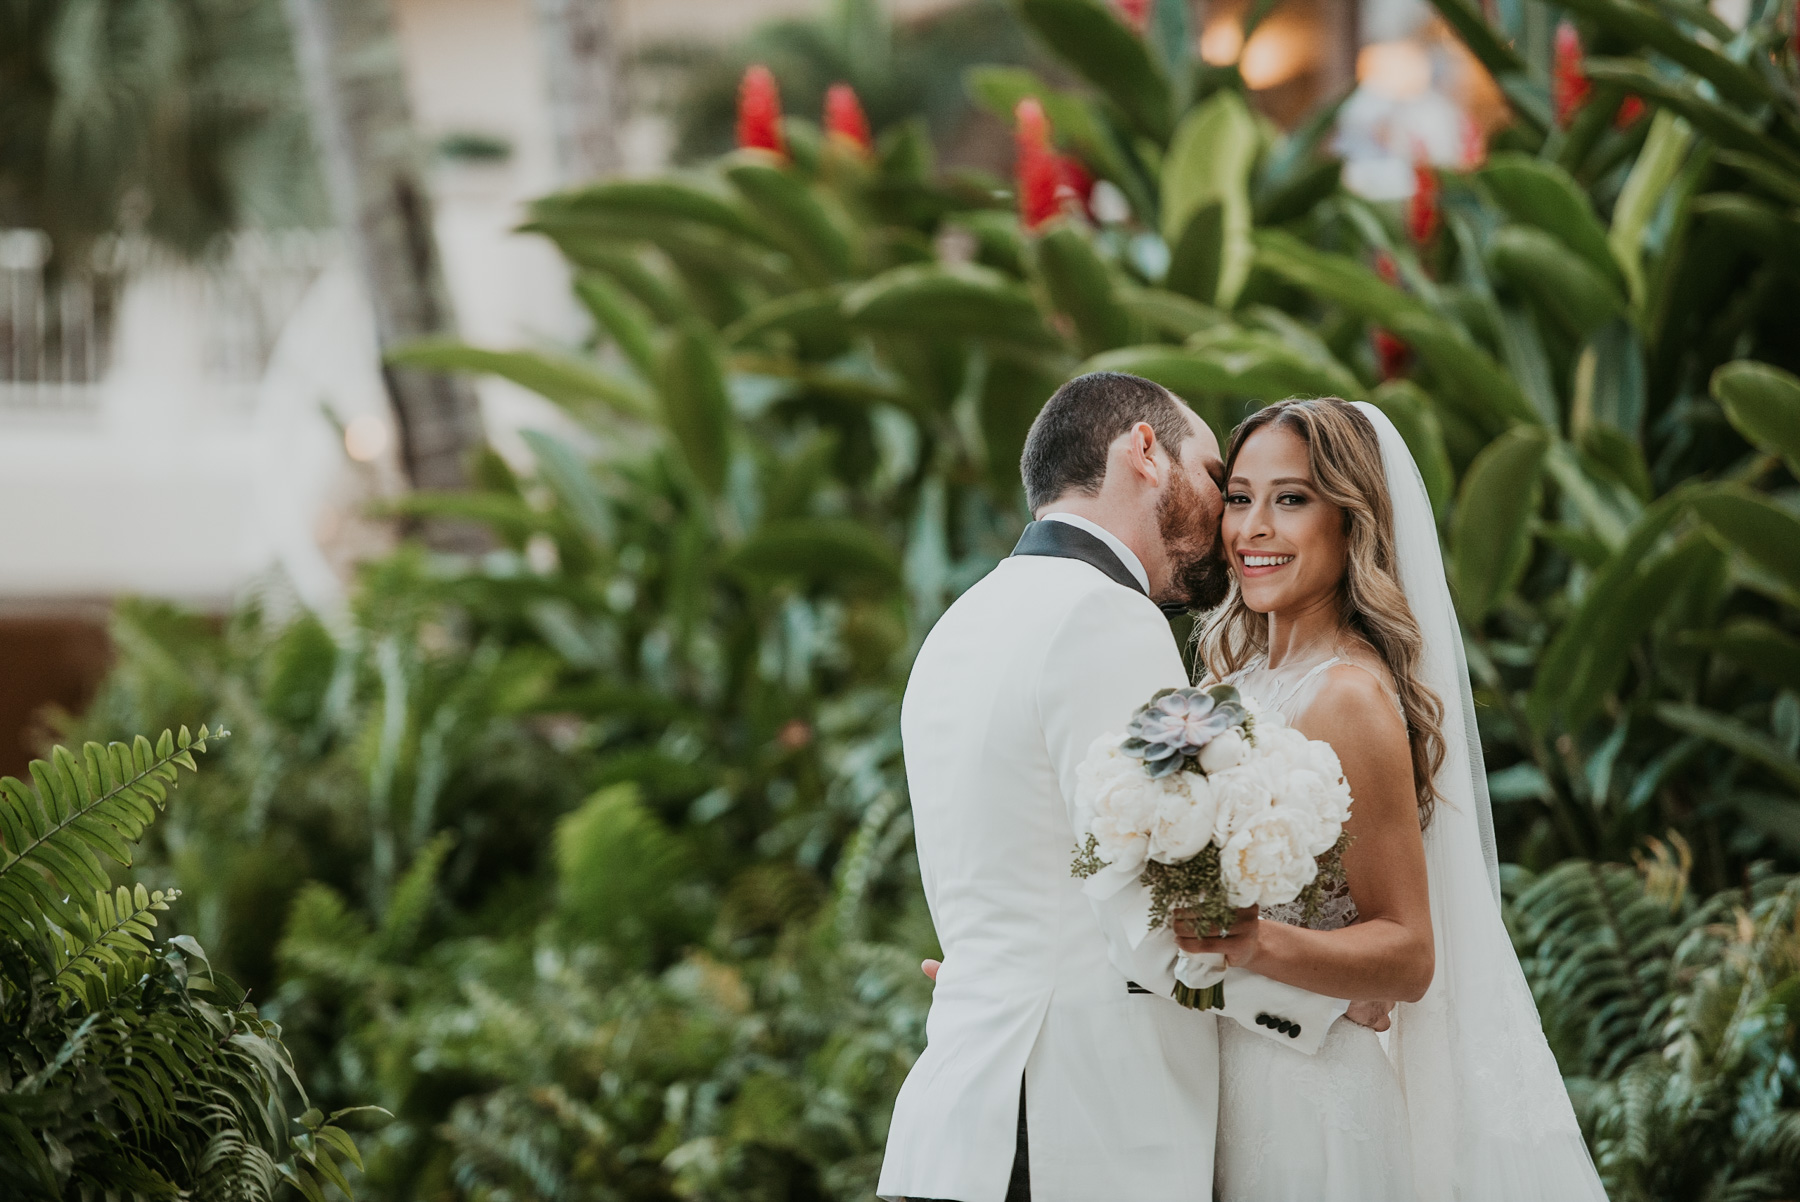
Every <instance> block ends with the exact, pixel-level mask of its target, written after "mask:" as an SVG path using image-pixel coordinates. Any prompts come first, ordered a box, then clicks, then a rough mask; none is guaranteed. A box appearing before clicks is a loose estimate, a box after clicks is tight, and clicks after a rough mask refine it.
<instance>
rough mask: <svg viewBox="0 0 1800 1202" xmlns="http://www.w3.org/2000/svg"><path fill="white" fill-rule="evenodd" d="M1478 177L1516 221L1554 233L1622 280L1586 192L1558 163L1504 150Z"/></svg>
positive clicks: (1609, 277) (1590, 263)
mask: <svg viewBox="0 0 1800 1202" xmlns="http://www.w3.org/2000/svg"><path fill="white" fill-rule="evenodd" d="M1479 178H1480V180H1481V182H1482V183H1483V184H1484V185H1486V187H1487V189H1488V191H1489V192H1491V193H1492V194H1493V196H1494V199H1495V200H1497V201H1499V202H1500V205H1501V207H1502V208H1504V209H1505V210H1506V211H1507V213H1508V214H1509V215H1510V216H1511V217H1512V219H1513V220H1514V221H1516V222H1519V223H1520V224H1522V225H1528V226H1535V227H1536V228H1538V229H1540V230H1543V231H1544V232H1545V233H1547V234H1551V235H1553V236H1554V237H1555V238H1556V239H1557V240H1558V241H1559V242H1561V243H1563V244H1566V245H1567V246H1568V248H1569V249H1570V250H1573V251H1574V252H1575V253H1576V254H1578V255H1580V256H1581V257H1582V258H1583V259H1585V260H1586V261H1587V265H1588V266H1589V267H1591V268H1593V269H1594V270H1595V271H1596V272H1599V273H1600V275H1601V277H1602V278H1603V279H1605V280H1607V281H1608V282H1610V283H1613V284H1619V285H1622V284H1623V283H1624V282H1625V281H1624V277H1623V276H1622V274H1621V273H1620V269H1619V264H1618V262H1617V261H1616V260H1615V259H1614V257H1613V253H1612V248H1611V247H1610V246H1608V245H1607V240H1606V229H1605V227H1603V226H1602V225H1601V224H1600V219H1599V218H1598V217H1596V216H1595V215H1594V207H1593V205H1592V204H1590V203H1589V202H1588V198H1587V193H1585V192H1583V191H1582V189H1581V185H1579V184H1577V183H1576V182H1575V181H1574V180H1573V179H1572V178H1570V176H1569V173H1568V172H1566V171H1564V170H1563V169H1562V168H1561V167H1558V166H1557V165H1556V164H1554V163H1547V162H1544V161H1543V160H1541V159H1534V158H1532V157H1530V156H1529V155H1523V154H1519V153H1518V152H1516V151H1505V152H1502V153H1500V154H1496V155H1494V156H1493V157H1492V158H1491V159H1489V160H1488V164H1487V166H1486V167H1484V168H1482V170H1481V172H1480V175H1479Z"/></svg>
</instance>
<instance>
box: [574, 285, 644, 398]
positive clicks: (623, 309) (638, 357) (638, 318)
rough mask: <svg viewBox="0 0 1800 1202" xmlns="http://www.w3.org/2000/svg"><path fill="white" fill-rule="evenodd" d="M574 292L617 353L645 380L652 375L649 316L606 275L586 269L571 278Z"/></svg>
mask: <svg viewBox="0 0 1800 1202" xmlns="http://www.w3.org/2000/svg"><path fill="white" fill-rule="evenodd" d="M575 295H576V296H577V297H579V298H580V299H581V303H582V304H583V305H585V306H587V311H588V313H589V314H590V315H591V316H592V317H593V319H594V324H595V325H596V326H598V327H599V328H600V329H601V330H603V331H605V332H606V334H607V336H608V337H610V338H611V339H612V340H613V343H614V344H615V345H616V346H618V348H619V351H620V353H621V354H623V355H624V356H625V358H627V359H628V360H630V361H631V365H632V366H633V367H635V368H637V369H638V373H639V374H640V375H642V376H643V377H644V378H645V379H646V380H648V379H653V378H654V377H655V375H656V331H655V329H654V328H653V327H652V326H651V324H650V315H649V314H648V313H647V312H645V310H644V307H643V306H642V305H641V304H639V303H638V301H637V300H635V299H634V298H633V297H632V296H631V295H630V294H629V293H627V292H626V291H625V289H623V288H621V287H620V286H619V285H617V284H615V283H614V282H613V281H612V279H611V278H610V277H608V276H605V275H601V274H600V273H598V272H592V271H590V272H586V273H584V274H583V275H581V276H580V277H579V278H577V279H576V281H575Z"/></svg>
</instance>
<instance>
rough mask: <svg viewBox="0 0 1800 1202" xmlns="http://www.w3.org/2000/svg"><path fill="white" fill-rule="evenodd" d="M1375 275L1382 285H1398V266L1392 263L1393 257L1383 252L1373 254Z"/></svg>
mask: <svg viewBox="0 0 1800 1202" xmlns="http://www.w3.org/2000/svg"><path fill="white" fill-rule="evenodd" d="M1375 274H1376V275H1378V276H1380V277H1381V282H1382V283H1384V284H1394V285H1398V284H1399V283H1400V265H1399V264H1398V263H1395V262H1394V256H1393V255H1390V254H1388V253H1387V251H1385V250H1378V251H1376V252H1375Z"/></svg>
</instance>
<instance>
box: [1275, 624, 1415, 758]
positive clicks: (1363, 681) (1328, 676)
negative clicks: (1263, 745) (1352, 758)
mask: <svg viewBox="0 0 1800 1202" xmlns="http://www.w3.org/2000/svg"><path fill="white" fill-rule="evenodd" d="M1320 677H1321V679H1320V681H1319V685H1318V688H1317V690H1316V691H1315V692H1314V693H1313V695H1312V697H1311V698H1310V699H1309V700H1308V701H1307V703H1306V709H1305V712H1303V713H1302V714H1301V715H1300V718H1299V721H1297V722H1296V723H1295V725H1296V726H1297V727H1299V728H1300V730H1301V732H1302V733H1304V734H1305V735H1307V737H1309V738H1314V739H1324V740H1326V741H1327V742H1330V743H1334V744H1336V743H1338V742H1340V741H1341V740H1347V739H1355V740H1357V741H1359V742H1363V741H1366V742H1367V743H1368V744H1369V745H1371V746H1374V747H1383V748H1387V747H1397V748H1399V749H1405V747H1406V745H1407V744H1406V722H1405V719H1404V718H1402V717H1401V713H1400V707H1399V704H1398V703H1397V701H1396V700H1395V692H1394V681H1393V677H1392V675H1390V674H1389V672H1388V670H1387V665H1386V664H1384V663H1382V662H1381V659H1380V657H1379V656H1377V655H1376V654H1375V653H1374V651H1373V650H1370V649H1366V648H1356V649H1354V650H1351V651H1348V652H1347V653H1345V654H1344V655H1343V656H1342V662H1340V663H1336V664H1333V665H1332V666H1331V667H1329V668H1327V669H1326V670H1325V671H1324V672H1323V673H1321V674H1320Z"/></svg>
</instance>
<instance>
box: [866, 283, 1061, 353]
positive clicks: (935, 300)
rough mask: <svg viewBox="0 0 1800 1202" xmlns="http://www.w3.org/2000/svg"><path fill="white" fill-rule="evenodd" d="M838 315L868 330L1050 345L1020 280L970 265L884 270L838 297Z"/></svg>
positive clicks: (1050, 338) (1051, 340) (1053, 342)
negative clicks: (841, 309) (840, 311)
mask: <svg viewBox="0 0 1800 1202" xmlns="http://www.w3.org/2000/svg"><path fill="white" fill-rule="evenodd" d="M844 315H845V317H847V318H848V319H849V320H850V321H851V322H852V323H853V324H855V325H858V326H861V327H863V328H865V329H870V330H883V331H889V332H893V333H904V334H935V335H939V336H958V337H964V338H987V339H993V340H995V341H999V342H1010V343H1018V344H1023V345H1029V346H1043V347H1049V346H1055V345H1056V344H1057V342H1058V339H1057V338H1056V336H1055V334H1053V333H1052V332H1051V331H1050V329H1049V327H1047V326H1046V325H1045V324H1044V320H1043V316H1042V314H1040V313H1039V312H1038V307H1037V302H1036V301H1035V300H1033V299H1032V296H1031V292H1030V291H1029V290H1028V289H1026V288H1025V287H1024V286H1023V285H1021V284H1018V283H1016V282H1014V281H1013V280H1010V279H1008V278H1007V277H1006V276H1004V275H1002V274H1000V273H999V272H997V271H994V270H992V269H991V268H986V267H977V266H975V265H973V264H937V263H915V264H908V265H907V266H905V267H895V268H893V269H892V270H889V271H884V272H882V273H881V274H880V275H878V276H876V277H875V278H874V279H871V280H867V281H865V282H863V283H862V284H860V285H858V286H857V287H856V288H854V289H853V290H852V291H851V292H850V293H849V295H847V296H845V297H844Z"/></svg>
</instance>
